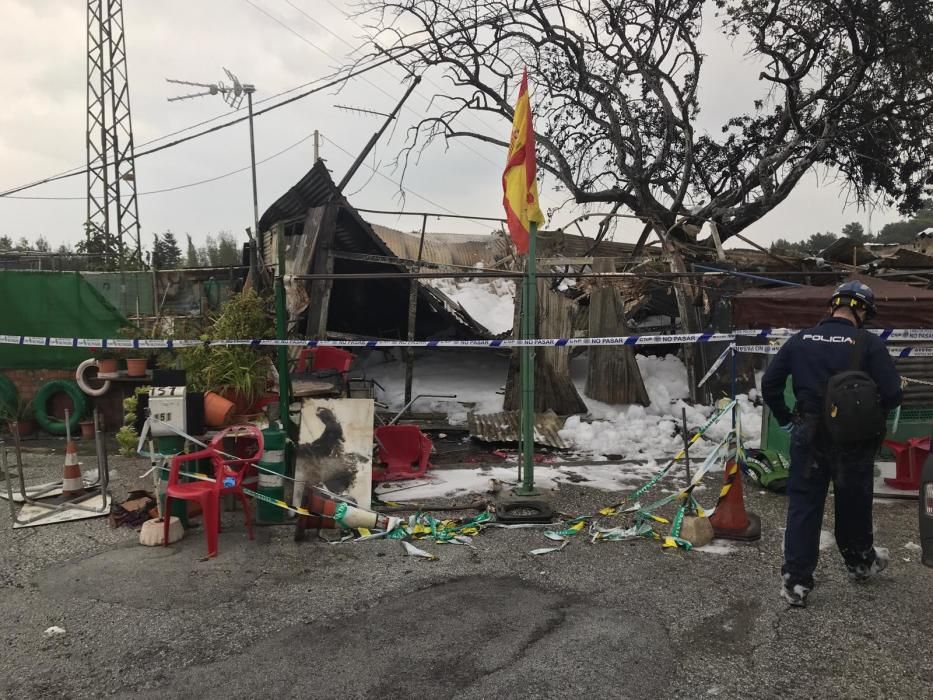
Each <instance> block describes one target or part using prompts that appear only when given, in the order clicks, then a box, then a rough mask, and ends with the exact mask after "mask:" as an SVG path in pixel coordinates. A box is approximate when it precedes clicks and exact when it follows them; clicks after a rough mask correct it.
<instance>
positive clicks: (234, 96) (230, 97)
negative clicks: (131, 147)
mask: <svg viewBox="0 0 933 700" xmlns="http://www.w3.org/2000/svg"><path fill="white" fill-rule="evenodd" d="M224 73H226V74H227V78H228V80H229V81H230V84H229V85H228V84H226V83H224V82H223V81H218V82H216V83H196V82H193V81H190V80H178V79H176V78H166V79H165V82H167V83H172V84H173V85H186V86H188V87H196V88H201V91H200V92H190V93H188V94H187V95H177V96H175V97H169V98H168V101H169V102H180V101H182V100H191V99H194V98H196V97H208V96H211V95H220V96H222V97H223V98H224V102H226V103H227V104H228V105H230V107H231V108H232V109H240V105H242V104H243V100H244V98H245V99H246V105H247V108H248V109H249V155H250V166H251V170H252V173H253V226H254V228H253V235H254V236H255V237H256V238H257V239H258V237H259V196H258V194H257V187H256V142H255V137H254V132H253V93H254V92H256V86H255V85H253V84H252V83H243V82H240V79H239V78H238V77H237V76H236V75H234V74H233V73H231V72H230V70H229V69H227V68H224Z"/></svg>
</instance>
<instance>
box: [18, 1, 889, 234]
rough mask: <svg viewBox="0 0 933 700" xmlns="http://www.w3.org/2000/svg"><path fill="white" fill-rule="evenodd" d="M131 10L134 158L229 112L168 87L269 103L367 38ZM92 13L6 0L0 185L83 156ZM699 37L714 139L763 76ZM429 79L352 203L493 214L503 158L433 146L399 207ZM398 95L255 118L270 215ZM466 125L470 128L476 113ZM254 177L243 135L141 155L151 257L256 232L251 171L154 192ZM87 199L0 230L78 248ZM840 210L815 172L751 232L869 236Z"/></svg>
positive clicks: (218, 11)
mask: <svg viewBox="0 0 933 700" xmlns="http://www.w3.org/2000/svg"><path fill="white" fill-rule="evenodd" d="M296 8H299V9H300V10H303V11H304V12H305V13H307V15H305V14H303V13H302V12H301V11H299V9H296ZM124 9H125V13H126V41H127V53H128V59H129V73H130V78H131V85H130V95H131V102H132V110H133V127H134V133H135V139H136V144H137V150H141V145H142V144H144V143H146V142H148V141H151V140H153V139H158V138H159V137H163V136H165V135H166V134H169V133H171V132H174V131H176V130H179V129H183V128H185V127H188V126H190V125H192V124H194V123H196V122H199V121H202V120H205V119H208V118H211V117H215V116H217V115H222V114H229V113H230V110H229V108H227V106H226V105H225V104H224V103H223V101H222V100H221V99H220V98H219V97H216V96H215V97H202V98H198V99H193V100H187V101H183V102H173V103H169V102H167V98H168V97H170V96H173V95H178V94H183V93H184V92H186V89H185V88H182V87H180V86H177V85H169V84H167V83H166V82H165V78H181V79H187V80H192V81H198V82H216V81H218V80H221V79H224V80H225V76H224V75H223V70H222V69H223V67H227V68H229V69H231V70H232V71H233V72H234V73H237V74H238V75H239V77H240V78H241V80H243V81H244V82H252V83H254V84H255V85H256V88H257V92H256V100H257V101H259V100H262V99H263V98H268V97H269V96H272V95H274V94H276V93H279V92H282V91H285V90H289V89H291V88H294V87H295V86H297V85H301V84H304V83H308V82H309V81H313V80H315V79H318V78H321V77H324V76H327V75H330V74H331V73H332V72H333V70H334V69H335V68H336V67H338V66H341V65H345V64H346V63H347V62H348V60H349V59H348V56H349V55H350V54H351V52H352V51H353V50H354V48H356V47H359V46H360V45H361V44H362V43H363V42H364V40H365V36H364V30H363V29H362V28H361V27H360V26H359V25H358V24H356V23H354V21H353V20H351V19H348V17H347V15H346V13H347V12H348V11H351V10H352V2H350V1H349V0H159V1H158V2H145V1H143V0H125V2H124ZM85 12H86V9H85V3H83V2H78V1H77V0H0V17H2V19H3V21H2V22H0V74H2V75H3V78H4V84H5V88H4V96H3V108H2V110H0V190H3V189H7V188H9V187H14V186H17V185H20V184H23V183H25V182H30V181H32V180H35V179H39V178H42V177H45V176H48V175H51V174H55V173H59V172H61V171H64V170H67V169H70V168H74V167H76V166H82V165H83V164H84V162H85V160H86V156H85V118H86V95H85V86H86V64H85V56H86V53H85V52H86V36H85V27H86V25H85ZM270 15H271V17H270ZM273 18H275V19H273ZM276 19H277V20H279V21H280V22H281V23H282V24H279V23H278V22H276ZM283 24H284V25H286V26H282V25H283ZM706 35H707V36H706V38H705V41H704V48H705V50H706V51H707V53H708V61H707V63H706V64H705V65H704V76H705V77H704V79H703V81H702V83H701V87H702V92H701V104H702V105H703V110H704V111H703V117H702V119H703V122H702V124H701V126H707V125H709V126H710V128H712V125H715V124H720V123H722V121H723V120H724V119H726V118H727V117H728V116H729V115H731V114H733V113H736V112H740V111H747V110H749V109H750V103H751V100H752V99H754V97H755V96H756V95H757V93H756V87H757V85H756V78H755V76H756V75H757V69H756V67H755V66H753V65H750V64H749V62H748V61H747V60H746V59H744V58H743V56H742V54H741V48H742V47H733V46H732V45H731V44H729V43H728V42H727V41H726V40H725V38H724V37H723V36H722V35H721V34H720V33H719V32H715V31H710V32H707V33H706ZM430 79H431V81H433V83H434V84H432V82H427V81H426V82H424V83H422V85H421V86H420V87H419V88H418V90H417V91H416V92H415V94H414V95H413V96H412V98H411V99H410V100H409V102H408V106H407V108H406V109H405V110H404V111H403V112H402V115H401V119H400V120H399V123H398V124H397V125H396V127H395V128H394V130H391V131H390V132H387V136H388V135H390V134H391V139H385V138H384V139H383V140H382V141H381V142H380V144H379V146H378V147H377V149H376V152H375V154H374V156H371V157H370V158H369V159H368V161H367V165H368V166H372V167H375V168H376V171H375V172H374V171H373V170H372V169H371V167H363V168H362V169H361V170H360V172H359V173H358V174H357V175H356V177H355V178H354V180H353V181H352V182H351V183H350V185H349V186H348V188H347V194H348V195H349V199H350V201H351V203H353V204H354V205H355V206H357V207H364V208H370V209H388V210H393V211H397V210H400V209H402V208H404V209H405V210H408V211H424V210H428V211H432V212H445V213H458V214H470V215H479V216H501V198H502V191H501V169H502V164H503V161H504V158H505V155H504V153H502V152H501V151H500V150H498V149H496V148H493V147H490V146H486V145H482V144H479V143H470V144H469V145H458V144H454V145H451V147H450V148H449V149H448V150H445V148H444V146H443V145H442V144H438V145H436V146H434V147H433V148H431V149H429V150H428V151H427V152H425V154H424V155H423V156H422V159H421V161H420V163H419V164H418V166H417V167H416V168H412V169H410V171H409V172H408V174H407V176H406V178H405V189H406V193H407V198H406V200H405V201H404V202H402V201H401V200H400V199H399V187H398V184H397V181H398V179H399V177H400V172H398V171H393V169H392V166H391V161H392V160H393V158H394V156H395V155H396V154H397V153H398V150H399V148H400V147H401V145H402V143H403V141H404V136H405V127H407V126H408V125H409V124H411V123H412V122H413V121H415V120H416V119H417V118H419V117H420V116H421V115H423V114H424V113H425V112H426V111H427V110H428V99H429V98H430V96H431V94H432V93H433V92H434V91H436V88H437V85H440V84H441V78H440V76H439V75H433V76H430ZM403 90H404V87H403V86H402V84H401V81H400V80H399V76H398V75H397V74H395V73H393V72H391V71H388V70H383V69H380V70H376V71H372V72H370V73H368V74H367V75H366V76H365V77H360V78H357V79H355V80H354V81H353V82H352V83H351V84H350V85H349V86H348V87H347V88H346V89H344V90H343V91H342V92H341V93H340V94H335V93H334V91H333V90H329V91H325V92H321V93H318V94H316V95H313V96H311V97H308V98H306V99H304V100H301V101H299V102H297V103H294V104H292V105H291V106H289V107H286V108H283V109H279V110H276V111H274V112H272V113H270V114H268V115H265V116H262V117H261V118H258V119H257V120H256V150H257V159H259V160H264V159H266V158H269V157H270V156H272V155H274V154H277V153H279V152H280V151H283V150H285V149H289V148H290V147H291V148H290V150H288V151H286V152H285V153H283V154H282V155H280V156H278V157H275V158H272V159H271V160H269V161H268V162H265V163H262V164H261V165H260V166H259V170H258V173H259V203H260V213H261V212H262V210H263V209H264V208H265V207H267V206H268V205H269V204H271V203H272V202H273V201H274V200H275V199H276V198H277V197H278V196H280V195H281V194H282V193H284V192H285V191H286V190H287V189H288V188H289V187H290V186H291V185H292V184H293V183H294V182H295V181H296V180H297V179H298V178H300V177H301V176H302V175H303V174H304V173H305V172H306V171H307V170H308V168H310V167H311V164H312V162H313V146H312V139H311V138H310V136H311V134H312V132H313V131H314V130H315V129H318V130H319V131H320V133H321V135H322V143H321V153H322V156H323V157H324V158H326V160H327V164H328V166H329V167H330V168H331V170H332V171H333V173H334V176H335V179H339V178H340V177H342V176H343V174H344V173H345V172H346V170H347V168H348V167H349V165H350V163H351V162H352V161H353V158H354V157H355V155H356V153H358V152H359V151H360V149H361V148H362V147H363V145H364V144H365V142H366V141H367V139H368V138H369V136H370V135H371V134H372V132H373V131H375V130H376V129H377V128H378V127H379V123H380V120H379V119H378V118H375V117H369V116H364V115H360V114H356V113H351V112H347V111H343V110H341V109H338V108H337V107H336V105H348V106H353V107H362V108H367V109H372V110H376V111H380V112H389V111H390V110H391V109H392V106H393V105H394V103H395V102H396V100H397V99H398V98H399V97H400V96H401V94H402V92H403ZM484 120H485V124H484V126H485V128H487V129H490V130H494V129H498V132H499V134H500V135H501V136H502V137H503V138H506V137H507V135H508V133H509V125H508V124H507V123H504V122H499V123H493V122H491V120H490V119H489V118H488V117H484ZM215 123H217V122H215ZM472 123H473V124H474V125H476V122H475V118H474V120H473V122H472ZM299 142H301V143H300V144H299ZM157 143H163V141H159V142H157ZM295 144H298V145H295ZM248 165H249V146H248V132H247V127H246V125H245V124H242V125H238V126H235V127H232V128H229V129H226V130H224V131H222V132H220V133H218V134H214V135H211V136H207V137H205V138H201V139H198V140H196V141H193V142H189V143H187V144H184V145H181V146H178V147H175V148H171V149H168V150H166V151H163V152H161V153H158V154H154V155H150V156H147V157H145V158H140V159H138V161H137V167H136V173H137V187H138V191H139V192H140V195H141V196H140V198H139V216H140V221H141V224H142V230H143V237H144V244H148V243H151V240H152V234H153V233H154V232H163V231H166V230H169V229H170V230H172V231H174V232H175V233H176V234H178V235H179V238H180V239H181V240H182V242H183V240H184V234H186V233H187V234H190V235H191V236H192V237H193V238H194V239H195V241H202V240H203V238H204V237H205V236H206V235H208V234H212V233H216V232H218V231H221V230H228V231H232V232H234V233H236V234H237V235H238V236H241V235H243V230H244V228H245V227H247V226H250V224H251V221H252V198H251V190H250V177H249V172H248V171H246V172H243V173H239V174H236V175H232V176H230V177H226V178H223V179H220V180H217V181H215V182H211V183H209V184H204V185H200V186H194V187H186V188H183V189H178V190H175V191H172V192H164V193H155V194H145V193H147V192H151V191H153V190H161V189H165V188H173V187H178V186H181V185H187V184H189V183H195V182H198V181H201V180H206V179H209V178H215V177H217V176H220V175H224V174H225V173H229V172H231V171H235V170H237V169H240V168H243V167H246V166H248ZM393 181H395V182H393ZM85 186H86V185H85V179H84V176H78V177H75V178H72V179H69V180H65V181H63V182H58V183H54V184H50V185H45V186H42V187H39V188H35V189H32V190H30V191H28V192H24V193H22V195H23V196H29V197H43V198H68V197H72V198H75V199H70V200H69V199H63V200H62V199H10V198H0V235H2V234H6V235H10V236H14V237H19V236H22V235H25V236H27V237H28V238H30V239H34V238H36V237H37V236H38V235H44V236H46V238H48V239H49V240H50V241H51V242H52V243H53V244H55V245H57V244H59V243H62V242H71V243H75V242H77V241H78V240H79V238H80V237H81V236H82V235H83V229H82V224H83V222H84V219H85V218H86V204H85V200H84V196H85ZM541 197H542V201H543V202H544V204H545V205H546V206H555V205H557V204H558V203H560V199H559V198H558V196H557V194H556V193H554V192H553V191H550V190H549V188H548V186H547V182H545V186H544V187H543V189H542V192H541ZM845 204H846V203H845V194H844V192H842V191H841V190H840V189H839V186H838V185H837V184H835V183H833V182H831V181H830V182H827V181H825V180H823V179H821V178H818V177H817V176H816V175H815V174H814V175H812V176H810V177H808V179H807V180H806V181H805V182H804V183H802V184H801V186H800V187H798V189H797V191H796V192H795V193H794V194H793V195H792V196H791V197H790V198H789V199H788V200H787V201H786V202H784V203H783V204H782V205H781V206H780V207H779V208H778V209H776V210H775V211H773V212H772V213H770V214H769V215H768V216H767V217H766V218H765V219H763V220H762V221H760V222H759V223H758V224H756V225H755V226H754V227H752V228H751V229H749V230H747V231H746V235H749V236H752V237H754V238H755V239H756V240H758V241H760V242H762V243H767V242H769V241H771V240H773V239H774V238H777V237H786V238H789V239H791V240H796V239H800V238H804V237H806V236H808V235H809V234H811V233H813V232H816V231H826V230H831V231H837V232H838V231H839V230H840V229H841V228H842V226H843V225H844V224H846V223H848V222H850V221H860V222H862V223H863V224H864V225H865V226H866V228H868V226H869V215H868V213H867V212H865V211H859V210H857V209H856V208H855V207H854V206H849V207H846V206H845ZM577 213H578V212H575V211H574V210H572V209H569V208H567V209H563V210H562V211H561V212H559V213H558V214H557V215H556V216H554V217H553V218H552V220H551V221H550V222H549V224H550V226H551V227H554V226H559V225H561V224H563V223H565V222H567V221H568V220H570V219H571V218H573V217H574V216H575V215H576V214H577ZM370 218H371V219H372V220H373V221H377V222H379V223H383V224H385V225H388V226H393V227H395V228H399V229H403V230H412V229H414V228H415V227H417V226H419V225H420V221H418V220H416V219H414V218H410V217H378V216H373V217H370ZM897 218H898V217H897V216H896V215H895V213H894V212H892V211H888V210H884V209H876V210H875V212H874V214H873V216H872V219H871V222H870V223H871V227H872V228H873V229H874V230H876V231H877V230H878V229H880V228H881V226H883V225H884V224H885V223H887V222H889V221H893V220H896V219H897ZM639 228H640V227H639V226H638V225H637V224H634V223H631V224H626V225H624V226H622V227H621V229H620V230H619V231H618V232H617V234H616V238H617V239H618V240H632V239H633V238H634V237H636V236H637V233H638V230H639ZM429 230H435V231H451V232H463V233H468V232H474V233H486V232H488V231H489V225H488V224H483V223H475V222H473V223H471V222H454V221H451V220H432V221H431V222H430V223H429Z"/></svg>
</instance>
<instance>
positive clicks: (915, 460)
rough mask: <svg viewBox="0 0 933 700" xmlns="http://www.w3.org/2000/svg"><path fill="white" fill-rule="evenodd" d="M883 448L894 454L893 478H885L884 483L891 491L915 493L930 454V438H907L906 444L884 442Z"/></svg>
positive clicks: (892, 441) (890, 441)
mask: <svg viewBox="0 0 933 700" xmlns="http://www.w3.org/2000/svg"><path fill="white" fill-rule="evenodd" d="M883 444H884V446H885V447H887V448H888V449H889V450H891V452H893V453H894V463H895V465H896V472H895V475H894V478H891V477H885V480H884V483H886V484H887V485H888V486H890V487H891V488H893V489H903V490H905V491H916V490H918V489H919V488H920V472H921V471H922V470H923V464H924V462H926V459H927V455H929V454H930V438H928V437H924V438H917V437H912V438H907V442H897V441H895V440H885V441H884V443H883Z"/></svg>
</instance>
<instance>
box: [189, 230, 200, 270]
mask: <svg viewBox="0 0 933 700" xmlns="http://www.w3.org/2000/svg"><path fill="white" fill-rule="evenodd" d="M185 236H187V237H188V253H187V255H186V256H185V257H186V260H185V266H186V267H200V265H201V261H200V260H199V259H198V249H197V248H195V247H194V241H192V240H191V234H190V233H186V234H185Z"/></svg>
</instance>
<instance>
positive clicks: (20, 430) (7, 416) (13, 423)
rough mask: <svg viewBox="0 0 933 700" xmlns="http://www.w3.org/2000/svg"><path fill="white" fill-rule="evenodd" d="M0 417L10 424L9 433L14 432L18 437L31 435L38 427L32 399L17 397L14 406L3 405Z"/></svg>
mask: <svg viewBox="0 0 933 700" xmlns="http://www.w3.org/2000/svg"><path fill="white" fill-rule="evenodd" d="M0 418H2V420H4V421H5V422H6V423H7V424H8V425H9V426H10V433H16V434H17V435H19V436H20V437H26V436H28V435H32V434H34V433H35V432H36V430H38V428H39V426H38V424H37V423H36V413H35V411H34V410H33V406H32V401H28V400H26V399H22V398H21V399H18V400H17V402H16V404H15V405H14V406H3V408H2V409H0Z"/></svg>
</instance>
